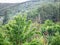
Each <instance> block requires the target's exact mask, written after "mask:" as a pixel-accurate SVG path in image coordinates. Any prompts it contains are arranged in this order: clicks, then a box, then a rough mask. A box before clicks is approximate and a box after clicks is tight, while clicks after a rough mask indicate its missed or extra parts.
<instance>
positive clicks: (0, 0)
mask: <svg viewBox="0 0 60 45" xmlns="http://www.w3.org/2000/svg"><path fill="white" fill-rule="evenodd" d="M25 1H28V0H0V3H21V2H25Z"/></svg>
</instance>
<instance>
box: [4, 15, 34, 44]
mask: <svg viewBox="0 0 60 45" xmlns="http://www.w3.org/2000/svg"><path fill="white" fill-rule="evenodd" d="M5 27H6V30H7V34H8V36H7V37H8V38H9V39H10V41H11V42H12V43H13V45H22V43H24V42H25V41H26V40H27V41H28V39H31V37H32V36H33V34H34V30H35V28H33V27H32V22H31V20H28V21H27V19H26V16H22V15H19V16H16V17H15V18H14V20H11V21H9V22H8V24H6V25H5Z"/></svg>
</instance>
